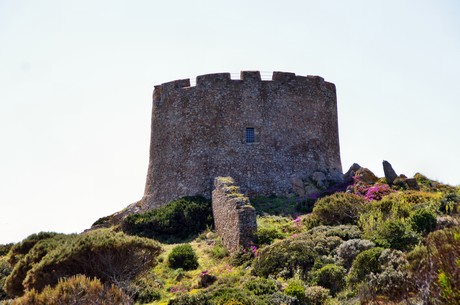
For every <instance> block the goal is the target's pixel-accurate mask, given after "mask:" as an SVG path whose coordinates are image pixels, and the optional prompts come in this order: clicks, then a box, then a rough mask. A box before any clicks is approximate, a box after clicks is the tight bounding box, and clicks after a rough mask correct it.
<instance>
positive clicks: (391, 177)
mask: <svg viewBox="0 0 460 305" xmlns="http://www.w3.org/2000/svg"><path fill="white" fill-rule="evenodd" d="M383 172H384V173H385V179H386V180H387V183H388V184H389V185H392V184H393V182H394V181H395V179H396V178H397V177H398V175H397V174H396V172H395V170H394V169H393V167H392V166H391V164H390V162H388V161H385V160H384V161H383Z"/></svg>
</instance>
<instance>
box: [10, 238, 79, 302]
mask: <svg viewBox="0 0 460 305" xmlns="http://www.w3.org/2000/svg"><path fill="white" fill-rule="evenodd" d="M44 236H47V237H46V238H45V237H44ZM50 236H51V237H50ZM36 237H37V235H32V238H31V236H29V237H27V238H26V240H25V242H24V241H23V242H22V243H21V244H23V245H27V246H26V247H18V248H16V249H12V251H11V252H10V257H13V256H14V259H13V261H17V262H16V264H15V265H14V268H13V270H12V271H11V273H10V275H9V276H8V278H7V279H6V281H5V286H4V287H5V290H6V291H7V293H8V294H9V295H10V296H12V297H14V296H21V295H22V294H23V292H24V289H25V287H24V285H23V282H24V280H25V279H26V277H27V274H28V272H29V271H30V270H31V269H32V268H33V267H34V266H35V265H36V264H38V263H39V262H40V261H41V259H42V258H43V257H44V256H45V255H47V254H48V253H49V252H50V251H52V250H54V249H56V247H58V246H59V244H60V243H64V242H65V240H66V239H68V238H73V237H74V236H73V235H70V236H66V235H63V234H59V235H58V234H53V235H41V237H42V238H36ZM32 240H33V241H34V242H33V243H32V242H31V241H32ZM32 244H33V246H32V247H30V246H31V245H32ZM25 249H28V252H27V253H25Z"/></svg>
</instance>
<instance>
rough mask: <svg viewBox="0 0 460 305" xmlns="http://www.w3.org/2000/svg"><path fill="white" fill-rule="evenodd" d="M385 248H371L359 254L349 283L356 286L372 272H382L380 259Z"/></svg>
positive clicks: (349, 276) (350, 274)
mask: <svg viewBox="0 0 460 305" xmlns="http://www.w3.org/2000/svg"><path fill="white" fill-rule="evenodd" d="M383 250H384V249H383V248H378V247H377V248H371V249H368V250H364V251H363V252H361V253H359V254H358V255H357V256H356V258H355V260H354V261H353V264H352V266H351V269H350V273H349V275H348V281H349V282H350V283H351V284H355V283H358V282H361V281H363V280H364V279H365V278H366V275H368V274H370V273H371V272H373V273H377V272H379V271H380V263H379V258H380V255H381V254H382V251H383Z"/></svg>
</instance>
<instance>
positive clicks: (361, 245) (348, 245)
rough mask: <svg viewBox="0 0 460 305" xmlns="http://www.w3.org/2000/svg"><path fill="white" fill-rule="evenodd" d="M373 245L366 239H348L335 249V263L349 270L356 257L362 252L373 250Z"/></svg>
mask: <svg viewBox="0 0 460 305" xmlns="http://www.w3.org/2000/svg"><path fill="white" fill-rule="evenodd" d="M374 246H375V244H374V243H373V242H371V241H370V240H367V239H350V240H347V241H345V242H344V243H342V244H341V245H340V246H339V247H338V248H337V255H336V257H337V261H338V262H339V263H340V264H342V265H343V266H344V267H345V268H347V269H350V268H351V264H352V263H353V261H354V259H355V258H356V256H357V255H358V254H359V253H361V252H362V251H364V250H367V249H370V248H373V247H374Z"/></svg>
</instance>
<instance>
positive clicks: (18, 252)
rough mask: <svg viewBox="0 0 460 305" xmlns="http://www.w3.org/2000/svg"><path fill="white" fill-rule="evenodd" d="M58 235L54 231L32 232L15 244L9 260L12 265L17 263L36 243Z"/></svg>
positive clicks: (9, 254)
mask: <svg viewBox="0 0 460 305" xmlns="http://www.w3.org/2000/svg"><path fill="white" fill-rule="evenodd" d="M56 235H58V233H54V232H40V233H37V234H32V235H29V236H28V237H26V238H25V239H24V240H22V241H21V242H20V243H17V244H15V245H13V246H12V247H11V249H10V251H9V253H8V261H9V263H10V264H11V265H13V266H14V265H15V264H16V263H17V262H18V261H19V260H20V259H21V258H22V257H23V256H24V255H26V254H27V253H28V252H29V251H30V249H32V247H33V246H35V244H36V243H38V242H39V241H40V240H44V239H48V238H52V237H54V236H56Z"/></svg>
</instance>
